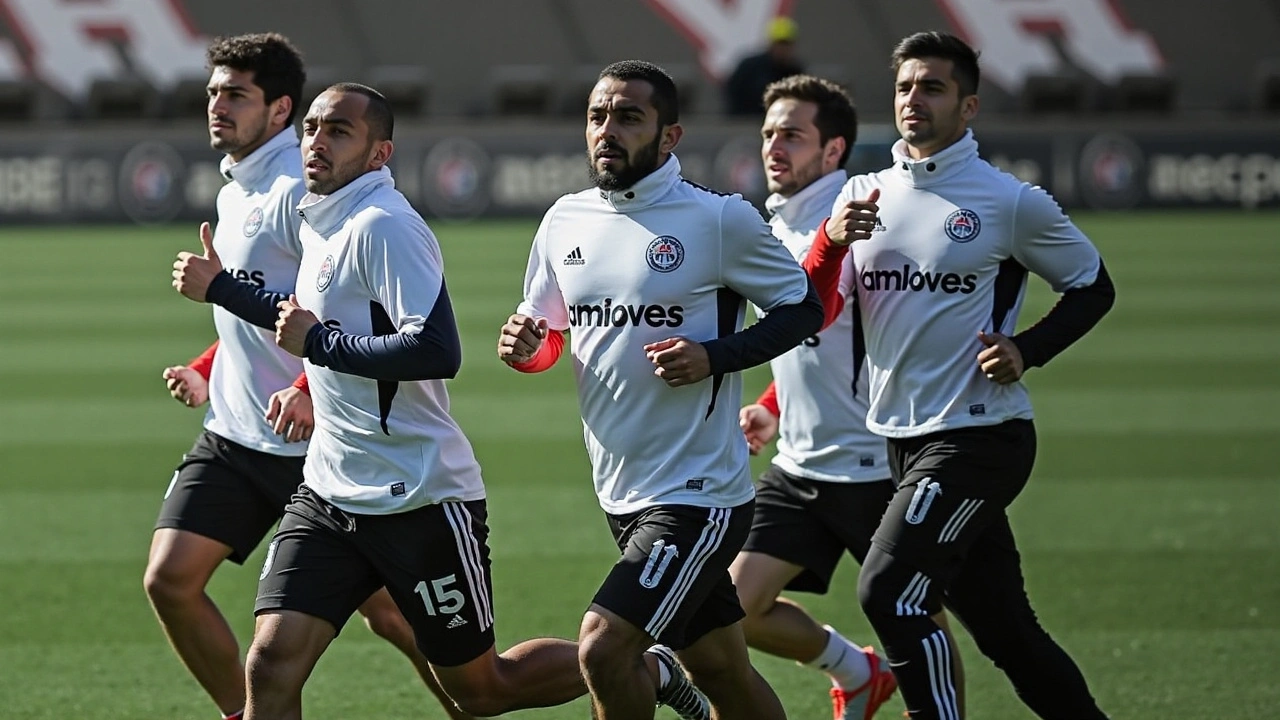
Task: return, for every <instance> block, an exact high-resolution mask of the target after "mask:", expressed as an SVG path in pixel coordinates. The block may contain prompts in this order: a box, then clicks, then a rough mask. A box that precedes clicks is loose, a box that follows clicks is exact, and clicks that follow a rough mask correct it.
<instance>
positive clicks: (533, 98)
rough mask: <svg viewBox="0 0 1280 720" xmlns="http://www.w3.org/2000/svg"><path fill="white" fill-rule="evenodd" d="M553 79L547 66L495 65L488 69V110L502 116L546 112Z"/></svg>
mask: <svg viewBox="0 0 1280 720" xmlns="http://www.w3.org/2000/svg"><path fill="white" fill-rule="evenodd" d="M555 88H556V80H555V73H554V72H553V71H552V69H551V67H550V66H548V65H541V64H533V63H522V64H511V65H495V66H493V67H492V68H491V69H490V70H489V96H490V100H491V111H492V113H493V114H494V115H498V116H501V117H505V116H510V115H546V114H547V113H549V112H551V110H552V109H553V98H554V97H555Z"/></svg>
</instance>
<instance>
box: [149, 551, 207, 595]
mask: <svg viewBox="0 0 1280 720" xmlns="http://www.w3.org/2000/svg"><path fill="white" fill-rule="evenodd" d="M142 587H143V589H144V590H146V592H147V597H148V598H150V599H151V602H152V604H154V605H175V604H178V603H181V602H183V601H184V600H188V599H190V598H192V597H195V596H196V595H199V594H200V593H201V592H202V591H203V590H204V587H203V586H202V584H201V583H200V581H199V580H198V579H197V578H196V577H195V575H194V574H193V573H189V572H184V571H183V570H182V568H181V567H180V566H179V565H178V564H177V563H174V562H171V561H170V560H169V559H168V558H166V557H160V558H152V559H151V561H149V562H148V563H147V570H146V572H145V573H143V575H142Z"/></svg>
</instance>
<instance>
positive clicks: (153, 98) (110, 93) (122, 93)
mask: <svg viewBox="0 0 1280 720" xmlns="http://www.w3.org/2000/svg"><path fill="white" fill-rule="evenodd" d="M159 109H160V94H159V93H158V92H157V91H156V89H155V88H154V87H152V85H151V83H149V82H147V81H146V80H143V79H142V78H138V77H115V78H98V79H96V80H94V81H93V82H92V83H91V84H90V86H89V93H88V95H87V96H86V97H85V101H84V113H85V116H86V117H88V118H90V119H93V120H137V119H141V118H151V117H155V116H156V115H158V114H159Z"/></svg>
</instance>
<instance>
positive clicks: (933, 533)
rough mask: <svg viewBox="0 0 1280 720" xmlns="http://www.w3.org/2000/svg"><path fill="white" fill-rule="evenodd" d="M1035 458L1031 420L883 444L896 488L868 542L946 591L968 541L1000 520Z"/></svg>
mask: <svg viewBox="0 0 1280 720" xmlns="http://www.w3.org/2000/svg"><path fill="white" fill-rule="evenodd" d="M1035 457H1036V431H1035V426H1034V425H1033V424H1032V422H1031V421H1030V420H1009V421H1007V422H1004V423H1001V424H999V425H992V426H986V427H972V428H960V429H957V430H945V431H942V432H937V433H932V434H930V435H924V436H921V437H915V438H902V439H895V440H890V441H889V470H890V472H892V473H893V479H894V482H895V483H896V484H897V486H898V490H897V492H896V493H895V494H894V496H893V500H892V501H890V503H889V508H888V510H886V511H885V515H884V520H883V521H882V522H881V523H880V528H879V529H878V530H877V531H876V534H875V538H874V539H873V542H874V543H875V544H876V546H878V547H879V548H881V549H883V550H884V551H885V552H887V553H889V554H890V555H893V556H894V557H895V558H899V559H901V560H904V561H906V562H908V563H909V564H911V565H913V566H914V567H916V568H918V569H919V570H921V571H923V572H924V573H925V574H927V575H929V576H930V577H932V578H933V579H934V581H935V582H937V583H938V584H939V585H940V586H943V587H945V586H946V584H947V583H948V582H949V581H950V579H951V578H952V577H954V575H955V573H956V572H958V570H959V568H960V565H961V564H962V562H963V560H964V558H965V557H966V555H967V554H968V550H969V547H970V546H971V545H972V544H973V541H974V539H975V538H977V537H978V536H979V535H981V534H982V532H983V531H984V530H985V529H986V528H987V527H989V526H990V525H991V524H992V523H993V522H995V521H998V520H1000V519H1002V518H1004V515H1005V510H1006V509H1007V508H1008V507H1009V504H1010V503H1012V502H1013V500H1014V498H1016V497H1017V496H1018V493H1020V492H1022V488H1023V487H1025V486H1026V484H1027V480H1028V478H1030V477H1031V468H1032V466H1033V465H1034V464H1035Z"/></svg>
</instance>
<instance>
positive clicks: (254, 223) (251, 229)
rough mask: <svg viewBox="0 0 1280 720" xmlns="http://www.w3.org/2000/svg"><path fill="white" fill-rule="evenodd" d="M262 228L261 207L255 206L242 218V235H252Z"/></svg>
mask: <svg viewBox="0 0 1280 720" xmlns="http://www.w3.org/2000/svg"><path fill="white" fill-rule="evenodd" d="M261 229H262V208H260V207H256V208H254V209H253V212H251V213H249V217H247V218H245V219H244V236H245V237H253V236H254V235H257V234H258V231H259V230H261Z"/></svg>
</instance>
